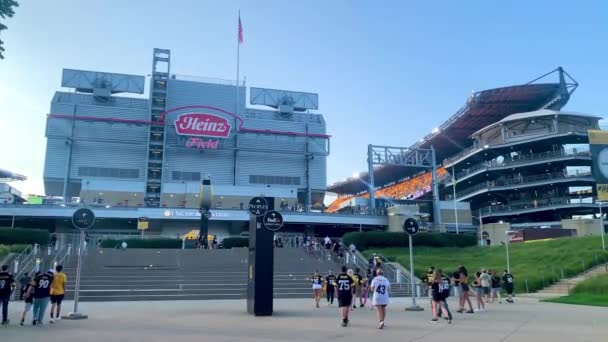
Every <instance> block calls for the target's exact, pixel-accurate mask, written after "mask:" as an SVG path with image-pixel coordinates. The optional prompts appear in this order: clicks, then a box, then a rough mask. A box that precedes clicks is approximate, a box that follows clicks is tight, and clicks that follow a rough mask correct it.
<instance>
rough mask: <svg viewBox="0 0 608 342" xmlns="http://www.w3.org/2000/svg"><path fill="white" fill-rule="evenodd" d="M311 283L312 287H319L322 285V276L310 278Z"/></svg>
mask: <svg viewBox="0 0 608 342" xmlns="http://www.w3.org/2000/svg"><path fill="white" fill-rule="evenodd" d="M312 283H313V284H314V285H321V284H323V276H321V275H320V274H318V275H313V276H312Z"/></svg>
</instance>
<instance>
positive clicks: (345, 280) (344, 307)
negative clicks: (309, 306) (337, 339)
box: [336, 266, 355, 327]
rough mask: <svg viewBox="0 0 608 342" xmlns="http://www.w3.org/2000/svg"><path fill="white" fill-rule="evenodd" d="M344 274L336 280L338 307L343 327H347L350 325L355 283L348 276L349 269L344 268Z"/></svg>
mask: <svg viewBox="0 0 608 342" xmlns="http://www.w3.org/2000/svg"><path fill="white" fill-rule="evenodd" d="M341 271H342V273H340V275H339V276H338V277H337V278H336V284H337V287H338V306H339V307H340V315H341V317H342V326H343V327H346V326H347V325H348V323H349V320H348V311H349V310H350V306H351V304H352V302H353V284H354V283H355V281H354V280H353V278H352V277H351V276H349V275H348V274H347V271H348V269H347V267H346V266H342V270H341Z"/></svg>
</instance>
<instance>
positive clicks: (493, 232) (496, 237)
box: [478, 223, 511, 246]
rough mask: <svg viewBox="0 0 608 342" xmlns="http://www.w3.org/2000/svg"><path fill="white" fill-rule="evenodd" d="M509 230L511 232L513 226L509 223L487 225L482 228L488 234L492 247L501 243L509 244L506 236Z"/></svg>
mask: <svg viewBox="0 0 608 342" xmlns="http://www.w3.org/2000/svg"><path fill="white" fill-rule="evenodd" d="M507 230H511V225H510V224H509V223H487V224H484V225H483V226H482V232H487V233H488V235H489V239H490V244H491V245H492V246H496V245H500V243H501V242H502V243H506V242H507V240H506V236H505V232H506V231H507ZM478 237H479V235H478Z"/></svg>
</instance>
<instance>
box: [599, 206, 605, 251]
mask: <svg viewBox="0 0 608 342" xmlns="http://www.w3.org/2000/svg"><path fill="white" fill-rule="evenodd" d="M598 204H599V207H600V229H601V230H602V250H604V251H605V250H606V243H605V241H604V214H603V213H602V204H603V203H602V201H600V200H599V199H598Z"/></svg>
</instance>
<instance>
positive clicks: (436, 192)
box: [431, 145, 441, 228]
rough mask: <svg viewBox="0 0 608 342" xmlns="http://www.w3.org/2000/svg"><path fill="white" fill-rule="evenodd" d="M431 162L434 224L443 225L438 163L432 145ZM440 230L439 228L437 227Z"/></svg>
mask: <svg viewBox="0 0 608 342" xmlns="http://www.w3.org/2000/svg"><path fill="white" fill-rule="evenodd" d="M431 162H432V163H433V171H432V177H433V189H432V191H433V221H434V222H433V224H434V225H437V226H438V225H440V224H441V208H440V207H439V182H438V179H437V161H436V160H435V148H434V147H433V145H431ZM436 228H439V227H436Z"/></svg>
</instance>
